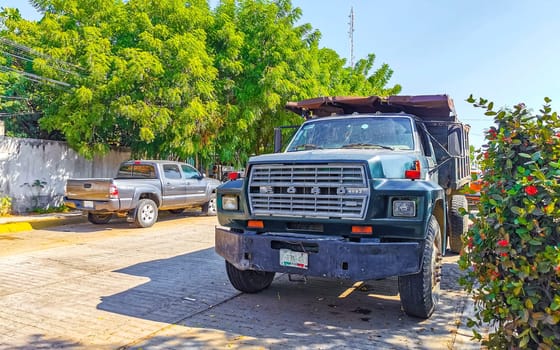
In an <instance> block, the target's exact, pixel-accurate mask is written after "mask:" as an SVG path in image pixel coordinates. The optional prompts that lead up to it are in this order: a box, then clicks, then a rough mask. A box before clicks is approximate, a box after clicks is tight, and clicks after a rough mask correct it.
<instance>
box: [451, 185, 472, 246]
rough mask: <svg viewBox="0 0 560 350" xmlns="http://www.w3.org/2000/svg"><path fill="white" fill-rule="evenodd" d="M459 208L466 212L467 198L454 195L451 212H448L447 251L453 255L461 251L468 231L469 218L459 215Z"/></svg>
mask: <svg viewBox="0 0 560 350" xmlns="http://www.w3.org/2000/svg"><path fill="white" fill-rule="evenodd" d="M461 208H463V209H465V210H467V211H468V208H469V204H468V202H467V197H465V196H463V195H454V196H452V197H451V210H450V212H449V221H450V232H449V249H450V250H451V251H452V252H453V253H460V252H461V249H463V240H462V239H463V237H464V236H465V235H466V233H467V230H468V229H469V218H468V216H467V215H462V214H461Z"/></svg>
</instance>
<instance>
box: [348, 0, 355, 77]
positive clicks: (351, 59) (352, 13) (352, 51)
mask: <svg viewBox="0 0 560 350" xmlns="http://www.w3.org/2000/svg"><path fill="white" fill-rule="evenodd" d="M348 18H349V19H350V21H349V22H348V25H349V26H350V28H349V29H348V36H349V37H350V66H351V67H354V6H352V7H350V15H349V16H348Z"/></svg>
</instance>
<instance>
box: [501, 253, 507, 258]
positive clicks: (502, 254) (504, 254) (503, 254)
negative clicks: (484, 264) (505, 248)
mask: <svg viewBox="0 0 560 350" xmlns="http://www.w3.org/2000/svg"><path fill="white" fill-rule="evenodd" d="M500 256H504V257H506V256H508V253H505V252H504V253H500Z"/></svg>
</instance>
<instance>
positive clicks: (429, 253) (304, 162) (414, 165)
mask: <svg viewBox="0 0 560 350" xmlns="http://www.w3.org/2000/svg"><path fill="white" fill-rule="evenodd" d="M286 108H288V109H289V110H291V111H293V112H296V113H298V114H299V115H301V116H302V117H303V118H305V121H304V123H303V124H302V125H301V126H300V127H299V129H298V130H297V131H296V132H295V134H294V136H293V137H292V138H291V140H290V142H289V143H288V144H287V146H286V147H284V149H283V150H282V151H281V152H278V153H274V154H267V155H260V156H255V157H252V158H251V159H250V160H249V162H248V164H247V168H246V173H245V177H244V178H243V179H238V180H234V181H229V182H227V183H225V184H223V185H222V186H220V187H219V188H218V190H217V209H218V220H219V223H220V225H221V227H217V228H216V232H215V239H216V245H215V247H216V248H215V249H216V251H217V253H218V254H220V255H221V256H222V257H224V258H225V260H226V271H227V274H228V277H229V280H230V282H231V283H232V285H233V286H234V287H235V288H236V289H238V290H240V291H242V292H246V293H255V292H259V291H261V290H263V289H265V288H267V287H269V286H270V284H271V283H272V280H273V278H274V276H275V273H277V272H279V273H288V274H299V275H305V276H317V277H323V278H333V279H349V280H354V281H358V280H360V281H362V280H372V279H383V278H388V277H395V276H398V286H399V294H400V299H401V304H402V307H403V309H404V311H405V312H406V313H407V314H409V315H411V316H415V317H420V318H428V317H430V315H431V314H432V313H433V311H434V309H435V307H436V304H437V301H438V292H439V284H440V281H441V278H442V277H443V276H442V275H441V260H442V259H441V256H442V255H443V254H444V253H445V251H446V248H447V246H448V244H449V247H450V250H451V251H454V252H458V251H460V249H461V236H462V235H463V234H464V233H465V231H466V230H467V222H468V220H467V217H466V216H465V215H462V211H461V208H464V209H467V201H466V198H465V196H464V195H463V194H462V189H463V188H464V186H465V185H468V183H469V181H470V166H469V144H468V132H469V126H468V125H465V124H463V123H461V122H460V121H459V120H458V119H457V116H456V113H455V108H454V106H453V101H452V99H451V98H449V97H448V96H447V95H429V96H390V97H387V98H382V97H378V96H368V97H321V98H316V99H310V100H304V101H299V102H289V103H288V104H287V106H286Z"/></svg>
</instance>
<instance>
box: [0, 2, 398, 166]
mask: <svg viewBox="0 0 560 350" xmlns="http://www.w3.org/2000/svg"><path fill="white" fill-rule="evenodd" d="M32 3H33V5H34V6H35V7H36V8H37V9H38V10H39V11H40V12H41V13H42V14H43V17H42V19H41V20H40V21H38V22H32V21H27V20H24V19H22V18H21V16H20V15H19V12H18V11H17V10H15V9H5V10H4V11H3V12H2V13H1V14H0V30H1V33H2V37H3V38H5V41H2V42H1V43H0V45H2V46H3V48H4V49H5V50H2V51H3V52H8V53H11V55H10V54H4V55H0V67H2V70H0V96H3V98H2V99H0V107H1V108H2V112H5V113H9V114H10V115H12V117H11V118H10V120H11V124H9V125H8V128H7V129H8V131H10V132H12V134H13V135H14V136H20V135H25V134H27V135H28V136H31V137H37V136H44V137H45V136H46V137H49V138H54V137H59V138H64V139H65V140H67V141H68V143H69V145H70V146H71V147H73V148H74V149H76V150H78V151H79V152H80V153H81V154H82V155H84V156H87V157H92V156H93V155H95V154H99V153H104V152H106V151H107V150H108V149H109V148H110V147H128V148H130V149H131V150H132V152H133V155H134V156H137V157H140V156H145V157H157V158H178V159H186V158H188V157H193V158H196V159H199V160H201V161H202V162H210V161H218V162H228V163H234V164H243V163H244V162H245V160H246V159H247V157H248V156H249V155H251V154H258V153H262V152H266V151H270V150H272V145H271V144H270V141H271V140H272V139H273V138H272V134H273V129H274V127H275V126H279V125H286V124H294V123H300V122H301V120H299V117H298V116H296V115H294V114H291V113H288V112H286V111H285V110H284V105H285V104H286V102H287V101H290V100H299V99H304V98H311V97H316V96H321V95H353V94H354V95H356V94H359V95H374V94H378V95H389V94H396V93H398V92H399V91H400V86H399V85H395V86H393V87H386V86H387V84H388V83H389V80H390V78H391V75H392V70H391V69H390V68H389V66H388V65H386V64H383V65H382V66H381V67H380V68H379V69H377V70H374V64H375V56H374V55H373V54H370V55H368V57H367V58H365V59H362V60H359V61H358V62H357V63H356V65H355V66H354V67H346V66H345V64H346V62H345V60H344V59H342V58H340V57H339V56H338V54H337V53H336V52H334V51H333V50H330V49H326V48H319V39H320V33H319V32H318V31H317V30H314V29H313V28H312V27H311V25H309V24H298V21H299V19H300V18H301V10H300V9H299V8H294V7H293V6H292V4H291V1H290V0H274V1H272V0H238V1H235V0H222V1H220V2H219V3H218V4H217V6H216V8H215V9H210V8H209V5H208V3H207V1H205V0H194V1H189V2H188V3H185V2H184V1H179V0H161V1H143V0H128V1H124V0H117V1H115V0H96V1H88V2H85V1H78V0H69V1H56V0H34V1H32ZM17 45H21V47H18V46H17ZM22 72H23V73H22ZM26 74H32V75H26ZM6 96H8V97H10V99H8V98H6ZM18 98H19V99H18ZM18 113H22V114H23V113H31V114H29V115H27V114H26V118H29V116H31V119H32V121H31V124H33V125H34V127H35V133H31V131H30V130H27V129H29V128H27V129H25V128H23V127H22V125H23V124H25V119H24V118H23V117H22V116H21V115H18ZM18 128H19V129H18Z"/></svg>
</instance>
